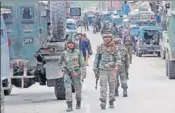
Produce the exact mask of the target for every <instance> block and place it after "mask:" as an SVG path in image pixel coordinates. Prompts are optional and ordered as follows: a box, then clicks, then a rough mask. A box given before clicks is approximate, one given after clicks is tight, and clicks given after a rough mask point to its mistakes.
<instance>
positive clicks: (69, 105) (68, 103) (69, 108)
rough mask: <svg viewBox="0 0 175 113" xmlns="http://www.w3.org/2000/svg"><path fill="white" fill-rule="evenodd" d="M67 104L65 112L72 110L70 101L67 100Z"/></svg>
mask: <svg viewBox="0 0 175 113" xmlns="http://www.w3.org/2000/svg"><path fill="white" fill-rule="evenodd" d="M67 106H68V108H67V110H66V111H67V112H71V111H73V109H72V102H67Z"/></svg>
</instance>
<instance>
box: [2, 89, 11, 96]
mask: <svg viewBox="0 0 175 113" xmlns="http://www.w3.org/2000/svg"><path fill="white" fill-rule="evenodd" d="M11 92H12V88H10V89H7V90H4V95H6V96H7V95H10V94H11Z"/></svg>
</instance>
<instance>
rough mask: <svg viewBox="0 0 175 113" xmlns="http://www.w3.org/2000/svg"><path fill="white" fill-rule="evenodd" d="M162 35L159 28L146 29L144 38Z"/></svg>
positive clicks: (156, 37)
mask: <svg viewBox="0 0 175 113" xmlns="http://www.w3.org/2000/svg"><path fill="white" fill-rule="evenodd" d="M159 37H160V33H159V32H158V31H157V30H144V39H146V40H149V39H158V38H159Z"/></svg>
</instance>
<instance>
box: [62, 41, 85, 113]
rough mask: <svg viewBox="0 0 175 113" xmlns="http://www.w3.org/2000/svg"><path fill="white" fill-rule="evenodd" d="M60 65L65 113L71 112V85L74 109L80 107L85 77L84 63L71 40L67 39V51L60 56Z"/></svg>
mask: <svg viewBox="0 0 175 113" xmlns="http://www.w3.org/2000/svg"><path fill="white" fill-rule="evenodd" d="M60 63H61V64H62V69H63V71H64V85H65V90H66V102H67V105H68V109H67V112H70V111H72V110H73V109H72V84H73V86H74V88H75V93H76V94H75V95H76V101H77V103H76V108H77V109H80V106H81V99H82V96H81V92H82V80H83V79H84V78H85V77H86V63H85V61H84V58H83V55H82V54H81V52H80V51H79V50H78V49H75V43H74V40H73V39H68V41H67V50H66V51H64V52H63V53H62V55H61V59H60Z"/></svg>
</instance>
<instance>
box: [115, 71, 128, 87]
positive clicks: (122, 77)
mask: <svg viewBox="0 0 175 113" xmlns="http://www.w3.org/2000/svg"><path fill="white" fill-rule="evenodd" d="M127 80H128V78H127V71H126V69H122V70H120V68H119V71H118V72H117V76H116V88H119V86H120V83H121V87H122V88H123V89H128V84H127Z"/></svg>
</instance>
